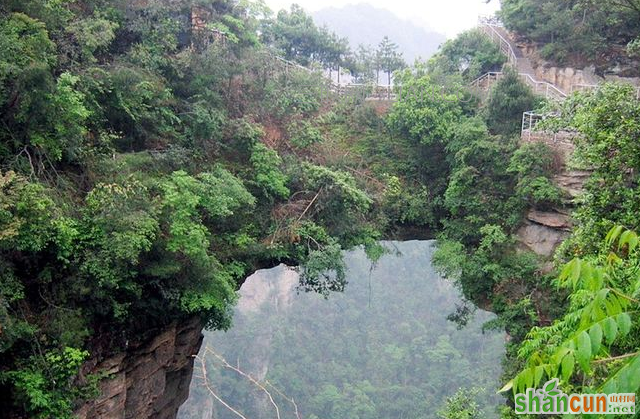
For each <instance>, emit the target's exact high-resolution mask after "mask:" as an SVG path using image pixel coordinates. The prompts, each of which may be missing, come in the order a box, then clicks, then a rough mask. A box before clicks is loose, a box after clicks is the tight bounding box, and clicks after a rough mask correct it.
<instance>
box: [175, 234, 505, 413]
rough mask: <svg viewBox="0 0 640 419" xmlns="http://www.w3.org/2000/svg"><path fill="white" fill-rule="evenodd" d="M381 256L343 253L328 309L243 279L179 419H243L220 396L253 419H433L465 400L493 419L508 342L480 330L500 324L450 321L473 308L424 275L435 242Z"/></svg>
mask: <svg viewBox="0 0 640 419" xmlns="http://www.w3.org/2000/svg"><path fill="white" fill-rule="evenodd" d="M383 245H384V247H385V248H386V251H387V253H386V254H385V255H384V256H382V257H381V259H379V260H378V261H376V262H372V261H371V260H369V259H368V258H367V256H366V255H365V252H364V251H363V250H355V251H350V252H348V253H347V254H346V257H345V259H346V264H347V268H348V270H347V281H348V283H347V285H346V288H345V290H344V292H342V293H334V294H331V295H330V296H329V297H328V298H327V299H325V298H323V297H322V296H320V295H317V294H308V293H299V292H297V291H296V287H297V284H298V274H297V273H296V272H295V271H293V270H291V269H290V268H287V267H284V266H283V265H281V266H278V267H276V268H272V269H269V270H262V271H258V272H257V273H255V274H253V275H252V276H250V277H249V278H248V279H247V281H246V282H245V283H244V284H243V286H242V288H241V289H240V299H239V301H238V304H237V306H236V308H235V312H234V316H233V325H232V326H231V329H230V330H229V331H227V332H222V331H217V332H205V338H204V342H203V345H202V349H201V350H200V353H199V357H198V359H197V360H196V362H195V366H194V373H193V375H194V377H193V379H192V383H191V390H190V396H189V399H188V400H187V402H186V403H185V404H184V405H183V406H182V407H181V409H180V412H179V415H178V418H179V419H201V418H212V417H213V418H216V419H231V418H234V417H235V418H237V417H239V416H238V415H237V413H234V412H233V411H232V410H230V409H228V408H227V407H225V405H224V404H222V403H221V402H220V401H219V400H217V399H216V396H217V397H219V398H220V399H221V400H222V401H224V403H226V404H228V405H229V406H230V407H232V408H233V409H235V410H237V411H238V412H239V413H240V414H242V415H243V416H245V417H247V418H252V419H267V418H276V417H280V418H282V419H285V418H292V419H296V418H297V417H298V418H300V417H304V418H322V419H345V418H362V419H365V418H369V419H375V418H380V419H383V418H411V419H420V418H424V419H431V418H435V417H437V412H438V411H444V410H445V408H446V406H445V404H446V400H447V398H448V397H450V396H454V395H455V394H456V393H457V392H458V391H459V390H460V389H468V390H471V392H469V393H465V396H464V397H461V398H459V399H457V400H456V402H457V403H464V404H467V405H468V406H469V407H471V406H472V405H477V408H476V412H477V414H480V415H481V416H480V417H482V418H496V417H498V412H497V410H498V407H499V406H500V405H501V404H504V398H503V397H502V396H498V395H496V392H495V389H496V388H497V387H499V382H500V374H501V360H502V358H503V356H504V344H505V337H506V336H505V334H504V332H503V331H502V330H491V328H490V327H489V328H488V330H484V326H490V323H491V321H492V320H495V315H493V314H490V313H488V312H485V311H483V310H480V309H475V308H474V309H473V310H472V312H467V311H466V310H459V311H464V312H467V314H468V316H467V317H469V318H467V319H465V320H467V321H468V322H464V323H466V324H464V325H463V324H461V323H462V322H460V321H459V322H455V321H453V319H450V320H448V319H447V318H448V317H451V315H454V316H455V314H456V309H457V308H460V309H461V308H463V307H465V308H467V309H469V306H470V303H468V302H466V303H465V302H464V301H463V299H462V298H461V296H460V293H459V291H458V290H457V289H456V287H455V285H454V284H452V283H451V282H450V281H447V280H445V279H443V278H442V277H441V276H440V275H438V274H437V273H436V271H435V270H434V268H433V266H432V265H431V258H432V254H433V251H434V248H435V242H433V241H407V242H384V243H383ZM219 357H220V358H222V359H220V358H219ZM202 363H204V364H205V365H204V369H203V368H202V367H203V365H202ZM226 364H230V366H229V365H226ZM232 367H233V368H236V369H239V370H240V371H237V370H236V369H233V368H232ZM205 373H206V374H207V377H206V380H204V379H203V374H205ZM243 374H247V375H249V376H251V377H252V378H253V379H254V380H256V381H257V382H258V383H254V382H253V381H252V380H251V379H249V378H247V377H246V376H244V375H243ZM265 390H266V391H268V393H269V394H267V393H266V392H265ZM469 394H473V395H475V398H468V397H469V396H468V395H469ZM269 395H270V396H271V397H272V398H273V401H274V402H275V404H276V405H277V406H278V411H279V415H280V416H277V414H276V411H275V405H274V404H272V403H271V401H270V399H269ZM292 400H293V402H295V404H293V403H292ZM296 409H298V414H299V416H298V415H296Z"/></svg>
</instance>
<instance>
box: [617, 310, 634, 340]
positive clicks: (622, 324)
mask: <svg viewBox="0 0 640 419" xmlns="http://www.w3.org/2000/svg"><path fill="white" fill-rule="evenodd" d="M617 321H618V329H619V330H620V335H621V336H626V335H627V334H628V333H629V331H630V330H631V317H630V316H629V314H628V313H622V314H619V315H618V317H617Z"/></svg>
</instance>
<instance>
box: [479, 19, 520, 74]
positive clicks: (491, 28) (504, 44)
mask: <svg viewBox="0 0 640 419" xmlns="http://www.w3.org/2000/svg"><path fill="white" fill-rule="evenodd" d="M496 27H501V26H498V25H494V24H489V23H482V24H481V28H482V29H483V30H484V32H485V33H486V34H487V35H489V36H490V37H491V39H492V40H493V41H494V42H496V39H497V40H498V43H499V46H500V51H501V52H502V53H503V54H504V55H506V56H507V61H508V62H509V63H510V64H513V65H514V66H515V65H517V63H518V57H517V56H516V53H515V51H514V50H513V48H512V47H511V43H509V41H507V40H506V39H505V37H504V36H502V35H501V34H500V32H498V31H497V30H496Z"/></svg>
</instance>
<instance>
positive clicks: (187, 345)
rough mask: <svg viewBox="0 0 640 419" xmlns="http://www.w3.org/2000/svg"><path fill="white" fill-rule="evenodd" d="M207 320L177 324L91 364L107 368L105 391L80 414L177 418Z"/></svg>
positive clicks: (100, 418) (112, 418)
mask: <svg viewBox="0 0 640 419" xmlns="http://www.w3.org/2000/svg"><path fill="white" fill-rule="evenodd" d="M201 344H202V324H201V323H200V321H199V320H197V319H193V320H191V321H188V322H186V323H185V324H182V325H176V324H173V325H171V326H170V327H168V328H167V329H165V330H164V331H162V332H161V333H159V334H158V335H156V336H155V337H154V338H153V339H151V340H149V341H147V342H143V343H141V344H138V345H135V346H130V347H129V348H128V349H127V351H126V352H123V353H120V354H118V355H115V356H112V357H110V358H107V359H105V360H104V361H101V362H99V363H97V364H95V365H89V366H88V369H89V370H91V371H93V372H96V371H99V372H106V373H108V374H109V377H108V378H106V379H104V380H103V381H102V382H101V383H100V390H101V394H100V396H99V397H98V398H97V399H96V400H93V401H90V402H87V403H86V404H85V405H83V406H82V407H81V408H80V409H79V410H78V411H77V412H76V416H77V417H78V418H79V419H174V418H175V417H176V414H177V412H178V408H179V407H180V405H181V404H182V403H184V401H185V400H186V399H187V396H188V395H189V384H190V382H191V375H192V372H193V360H194V358H193V356H194V355H196V354H197V353H198V350H199V349H200V345H201Z"/></svg>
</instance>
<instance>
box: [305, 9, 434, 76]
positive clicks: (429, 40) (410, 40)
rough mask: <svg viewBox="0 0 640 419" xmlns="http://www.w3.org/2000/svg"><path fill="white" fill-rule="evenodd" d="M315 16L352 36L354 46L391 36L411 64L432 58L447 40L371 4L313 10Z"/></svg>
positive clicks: (323, 22)
mask: <svg viewBox="0 0 640 419" xmlns="http://www.w3.org/2000/svg"><path fill="white" fill-rule="evenodd" d="M312 16H313V19H314V20H315V22H316V23H317V24H318V25H327V26H328V27H329V28H330V29H331V30H333V31H334V32H336V33H337V34H338V35H340V36H343V37H346V38H348V39H349V43H350V45H351V47H352V48H353V49H355V48H356V47H357V46H358V45H359V44H364V45H372V46H374V47H376V46H377V45H378V43H380V41H381V40H382V38H383V37H384V36H385V35H387V36H388V37H389V38H390V39H391V40H392V41H393V42H395V43H396V44H398V46H399V47H400V51H401V52H402V53H403V55H404V58H405V60H406V61H407V62H408V63H409V64H413V62H414V60H415V59H416V58H418V57H422V58H423V59H427V58H429V57H430V56H432V55H433V54H434V53H435V52H436V51H437V50H438V47H439V46H440V44H442V43H443V42H444V41H445V40H446V37H445V35H443V34H441V33H438V32H435V31H429V30H427V29H425V28H423V27H421V26H418V25H416V24H414V23H412V22H410V21H409V20H405V19H401V18H399V17H398V16H396V15H394V14H393V13H392V12H390V11H388V10H385V9H379V8H376V7H373V6H371V5H369V4H362V3H361V4H349V5H346V6H344V7H339V8H338V7H327V8H325V9H321V10H318V11H317V12H314V13H312Z"/></svg>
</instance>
